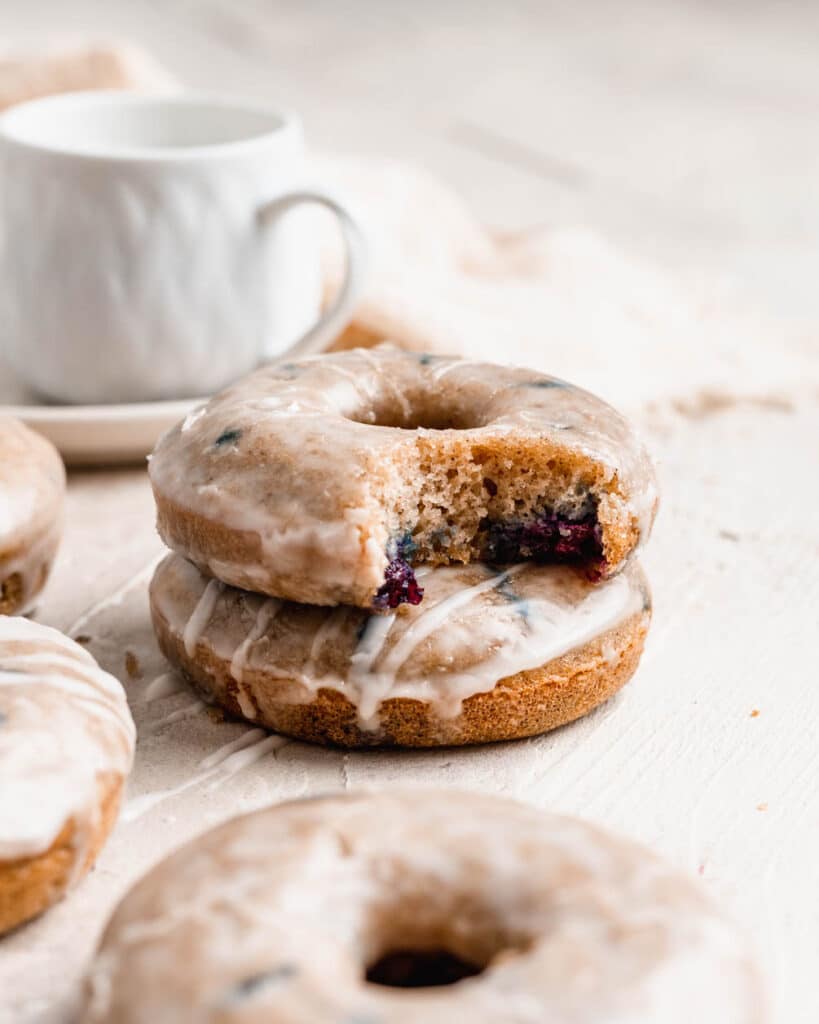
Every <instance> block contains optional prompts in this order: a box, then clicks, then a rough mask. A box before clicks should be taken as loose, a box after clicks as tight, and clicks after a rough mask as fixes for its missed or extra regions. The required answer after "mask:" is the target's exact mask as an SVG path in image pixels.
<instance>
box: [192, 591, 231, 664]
mask: <svg viewBox="0 0 819 1024" xmlns="http://www.w3.org/2000/svg"><path fill="white" fill-rule="evenodd" d="M221 592H222V584H221V583H220V582H219V581H218V580H210V581H209V582H208V584H207V586H206V587H205V589H204V590H203V591H202V596H201V597H200V598H199V600H198V601H197V603H196V607H195V608H194V610H193V613H192V614H191V617H190V618H189V619H188V621H187V623H186V624H185V632H184V634H183V640H184V643H185V650H186V651H187V653H188V657H192V656H193V652H194V651H195V650H196V645H197V644H198V643H199V637H200V636H201V635H202V631H203V630H204V629H205V627H206V626H207V624H208V620H209V619H210V617H211V615H213V609H214V608H215V607H216V601H217V599H218V597H219V594H220V593H221Z"/></svg>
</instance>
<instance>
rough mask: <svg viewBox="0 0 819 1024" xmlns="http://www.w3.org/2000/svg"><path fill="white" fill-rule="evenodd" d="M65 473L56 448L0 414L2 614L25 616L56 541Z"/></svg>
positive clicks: (40, 585)
mask: <svg viewBox="0 0 819 1024" xmlns="http://www.w3.org/2000/svg"><path fill="white" fill-rule="evenodd" d="M64 495H65V470H64V468H63V463H62V460H61V459H60V456H59V454H58V452H57V449H56V448H55V447H54V446H53V445H52V444H51V442H50V441H46V439H45V438H43V437H40V435H39V434H35V433H34V432H33V431H31V430H29V429H28V428H27V427H25V426H23V424H22V423H20V422H19V421H18V420H15V419H13V418H12V417H11V416H3V415H0V615H25V614H26V613H27V612H29V611H30V610H31V607H32V605H33V604H34V601H35V600H36V598H37V596H38V595H39V593H40V591H41V590H42V589H43V586H44V585H45V582H46V580H47V579H48V574H49V572H50V571H51V565H52V563H53V561H54V556H55V554H56V553H57V545H58V543H59V539H60V530H61V526H62V510H63V498H64Z"/></svg>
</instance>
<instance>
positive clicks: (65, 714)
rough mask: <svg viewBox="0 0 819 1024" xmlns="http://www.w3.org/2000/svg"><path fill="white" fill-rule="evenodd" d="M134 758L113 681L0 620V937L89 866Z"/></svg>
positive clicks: (45, 632)
mask: <svg viewBox="0 0 819 1024" xmlns="http://www.w3.org/2000/svg"><path fill="white" fill-rule="evenodd" d="M133 751H134V723H133V721H132V720H131V715H130V712H129V711H128V705H127V703H126V700H125V693H124V691H123V689H122V687H121V686H120V684H119V682H118V681H117V680H116V679H114V678H113V676H110V675H108V673H107V672H103V671H102V670H101V669H100V667H99V666H98V665H97V663H96V662H95V661H94V659H93V658H92V657H91V655H90V654H89V653H88V652H87V651H85V650H83V648H82V647H80V646H79V644H76V643H74V641H73V640H69V639H68V637H66V636H64V635H63V634H62V633H59V632H58V631H57V630H56V629H50V628H49V627H48V626H41V625H39V624H38V623H35V622H30V621H29V620H28V619H22V618H16V617H12V616H0V794H2V795H0V933H3V932H5V931H8V930H9V929H10V928H14V927H15V926H16V925H18V924H21V923H22V922H23V921H27V920H29V918H32V917H34V916H35V915H37V914H39V913H41V912H42V911H43V910H45V909H46V908H47V907H49V906H50V905H51V904H52V903H54V902H56V900H58V899H59V898H60V897H61V896H62V895H63V893H64V892H65V891H66V889H67V888H69V887H70V886H71V885H73V884H74V883H75V882H76V881H77V880H78V879H79V878H81V877H82V875H83V874H84V873H85V872H86V871H87V870H88V869H89V868H90V867H91V865H92V864H93V863H94V860H95V859H96V857H97V854H98V853H99V851H100V849H101V847H102V845H103V843H104V842H105V839H106V837H107V835H108V833H109V832H110V830H111V828H112V826H113V824H114V821H115V820H116V816H117V809H118V806H119V798H120V793H121V790H122V786H123V783H124V781H125V778H126V776H127V775H128V772H129V771H130V768H131V760H132V757H133Z"/></svg>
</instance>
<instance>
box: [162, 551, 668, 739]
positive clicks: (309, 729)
mask: <svg viewBox="0 0 819 1024" xmlns="http://www.w3.org/2000/svg"><path fill="white" fill-rule="evenodd" d="M419 574H421V575H422V579H421V582H422V583H423V584H424V587H425V589H426V594H427V599H426V601H425V603H424V604H423V605H421V606H420V607H411V606H406V605H405V606H404V607H402V608H400V609H398V611H397V612H393V613H391V614H389V615H376V614H370V613H369V612H367V611H366V610H364V609H360V608H354V607H339V608H333V609H330V608H322V607H319V606H310V605H300V604H296V603H294V602H286V601H281V600H278V599H276V598H267V597H264V596H262V595H258V594H251V593H248V592H246V591H241V590H238V589H237V588H233V587H228V586H226V585H224V584H221V583H219V582H217V581H214V580H208V579H207V577H205V576H203V575H202V573H201V572H200V571H199V570H198V569H197V568H196V567H195V566H194V565H192V564H191V563H190V562H187V561H186V560H185V559H183V558H180V557H179V556H178V555H171V556H169V557H168V558H166V559H165V560H164V561H163V562H162V563H161V564H160V566H159V567H158V568H157V570H156V573H155V576H154V579H153V581H152V583H151V588H150V602H151V615H152V619H153V624H154V630H155V632H156V635H157V639H158V641H159V646H160V648H161V650H162V652H163V653H164V654H165V656H166V657H167V658H168V660H169V661H170V662H171V663H172V664H173V665H174V666H175V667H176V668H177V669H178V670H179V671H180V672H181V673H182V674H183V675H184V676H185V677H186V678H187V679H188V680H189V681H190V682H191V683H192V684H193V686H194V687H195V688H196V689H197V690H198V691H199V692H200V693H201V694H202V696H203V697H204V698H205V699H206V700H207V701H209V702H212V703H215V704H218V705H220V706H221V707H223V708H225V709H227V710H228V711H229V712H230V713H231V714H233V715H236V716H240V717H243V718H245V719H247V720H248V721H249V722H251V723H253V724H254V725H262V726H264V727H266V728H268V729H272V730H274V731H276V732H279V733H283V734H286V735H290V736H294V737H296V738H298V739H303V740H307V741H309V742H313V743H321V744H331V745H336V746H341V747H350V748H354V747H438V746H448V745H462V744H470V743H486V742H492V741H498V740H509V739H518V738H521V737H524V736H532V735H537V734H539V733H542V732H545V731H547V730H549V729H553V728H556V727H557V726H560V725H564V724H565V723H567V722H570V721H572V720H574V719H576V718H578V717H580V716H581V715H584V714H587V713H588V712H589V711H591V710H592V709H593V708H595V707H597V705H599V704H601V703H602V702H603V701H605V700H607V699H608V698H609V697H611V696H612V695H613V694H614V693H616V692H617V691H618V690H619V689H620V688H621V687H622V686H623V685H624V684H625V683H626V682H627V681H628V680H629V679H630V678H631V676H632V675H633V673H634V671H635V670H636V668H637V664H638V662H639V658H640V655H641V653H642V649H643V643H644V640H645V635H646V632H647V630H648V626H649V621H650V617H651V599H650V595H649V591H648V587H647V584H646V581H645V578H644V576H643V574H642V571H641V570H640V568H639V566H638V565H636V564H633V565H630V566H628V567H627V568H626V569H625V570H624V571H623V572H622V573H620V574H619V575H618V576H616V577H615V578H613V579H610V580H605V581H603V582H601V583H599V584H597V585H592V584H591V583H589V582H588V581H587V580H585V579H584V578H583V577H582V576H581V575H579V574H578V573H576V572H574V571H573V570H572V569H570V568H567V567H565V566H538V565H534V564H532V563H522V564H519V565H517V566H512V567H511V568H509V569H503V570H499V569H493V568H490V567H488V566H485V565H483V564H480V563H476V564H472V565H468V566H440V567H437V568H431V569H430V568H424V569H422V570H419Z"/></svg>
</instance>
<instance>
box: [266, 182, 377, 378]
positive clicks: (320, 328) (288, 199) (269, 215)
mask: <svg viewBox="0 0 819 1024" xmlns="http://www.w3.org/2000/svg"><path fill="white" fill-rule="evenodd" d="M302 203H316V204H317V205H318V206H323V207H325V208H326V209H328V210H329V211H330V212H331V213H334V214H335V216H336V219H337V220H338V223H339V227H340V228H341V235H342V238H343V240H344V253H345V267H344V281H343V282H342V285H341V288H340V289H339V292H338V295H337V296H336V298H335V299H334V300H333V304H332V306H330V308H329V309H328V310H326V311H325V312H324V313H322V315H321V316H320V317H319V319H318V320H317V321H316V323H315V324H314V325H313V326H312V327H311V328H310V330H309V331H307V333H306V334H303V335H302V336H301V338H299V340H298V341H295V342H294V343H293V344H292V345H291V346H290V347H289V348H288V349H287V350H286V351H285V352H281V353H279V355H281V356H284V355H287V356H306V355H312V354H313V353H314V352H322V351H323V350H324V349H325V348H326V347H327V345H328V344H329V342H330V341H331V340H332V339H333V338H334V337H336V335H338V334H340V333H341V332H342V330H343V329H344V328H345V327H346V326H347V324H348V323H349V322H350V320H351V318H352V314H353V309H354V308H355V305H356V303H357V302H358V299H359V297H360V295H361V292H362V289H363V285H364V266H365V262H366V243H365V241H364V235H363V233H362V231H361V228H360V227H359V226H358V224H357V223H356V221H355V220H354V219H353V217H352V216H351V215H350V213H348V211H347V210H346V209H345V208H344V207H343V206H342V205H341V204H340V203H338V202H336V200H335V199H332V198H331V197H330V196H328V195H325V194H324V193H322V192H288V193H286V194H285V195H283V196H279V197H278V198H276V199H271V200H270V202H268V203H265V204H264V205H263V206H262V207H261V208H260V209H259V213H258V217H259V222H260V223H261V224H262V225H263V226H267V225H269V224H272V223H273V222H274V221H275V220H278V218H279V217H281V216H282V215H283V214H285V213H287V212H288V210H292V209H293V207H294V206H300V205H301V204H302ZM277 358H278V357H277Z"/></svg>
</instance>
